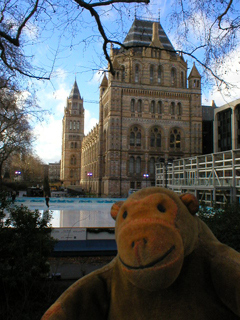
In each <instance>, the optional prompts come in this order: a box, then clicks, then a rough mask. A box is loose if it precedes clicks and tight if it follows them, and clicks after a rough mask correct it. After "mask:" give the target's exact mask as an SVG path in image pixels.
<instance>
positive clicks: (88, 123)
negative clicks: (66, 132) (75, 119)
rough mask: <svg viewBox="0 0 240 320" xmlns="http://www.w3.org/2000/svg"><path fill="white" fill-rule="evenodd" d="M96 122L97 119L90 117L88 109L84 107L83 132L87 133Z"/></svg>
mask: <svg viewBox="0 0 240 320" xmlns="http://www.w3.org/2000/svg"><path fill="white" fill-rule="evenodd" d="M97 123H98V119H96V118H92V117H91V113H90V111H89V110H87V109H85V121H84V134H85V135H86V134H88V133H89V132H90V131H91V129H93V127H95V126H96V124H97Z"/></svg>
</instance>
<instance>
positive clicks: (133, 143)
mask: <svg viewBox="0 0 240 320" xmlns="http://www.w3.org/2000/svg"><path fill="white" fill-rule="evenodd" d="M134 145H135V133H134V132H131V133H130V146H134Z"/></svg>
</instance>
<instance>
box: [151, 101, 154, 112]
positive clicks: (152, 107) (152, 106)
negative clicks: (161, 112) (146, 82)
mask: <svg viewBox="0 0 240 320" xmlns="http://www.w3.org/2000/svg"><path fill="white" fill-rule="evenodd" d="M150 112H151V113H155V101H154V100H152V101H151V110H150Z"/></svg>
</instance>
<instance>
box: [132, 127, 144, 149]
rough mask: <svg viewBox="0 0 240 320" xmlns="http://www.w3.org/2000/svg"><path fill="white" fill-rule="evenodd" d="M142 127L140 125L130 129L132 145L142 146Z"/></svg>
mask: <svg viewBox="0 0 240 320" xmlns="http://www.w3.org/2000/svg"><path fill="white" fill-rule="evenodd" d="M141 140H142V135H141V129H140V128H138V127H132V128H131V130H130V141H129V142H130V146H138V147H139V146H141V144H142V143H141Z"/></svg>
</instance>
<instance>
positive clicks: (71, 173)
mask: <svg viewBox="0 0 240 320" xmlns="http://www.w3.org/2000/svg"><path fill="white" fill-rule="evenodd" d="M70 178H73V170H70Z"/></svg>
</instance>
